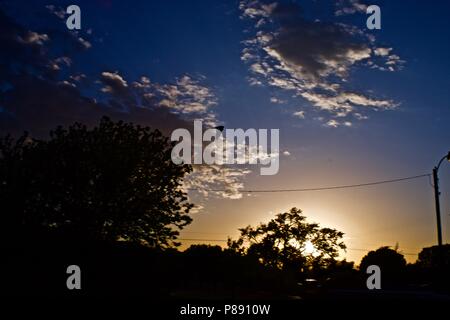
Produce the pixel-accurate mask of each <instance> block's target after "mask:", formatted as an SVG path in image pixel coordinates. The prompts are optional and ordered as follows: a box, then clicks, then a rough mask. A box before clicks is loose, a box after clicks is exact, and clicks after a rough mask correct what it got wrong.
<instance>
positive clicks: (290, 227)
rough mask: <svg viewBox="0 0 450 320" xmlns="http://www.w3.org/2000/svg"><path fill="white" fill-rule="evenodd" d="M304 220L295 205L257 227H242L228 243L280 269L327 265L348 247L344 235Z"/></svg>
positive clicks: (233, 247) (298, 269)
mask: <svg viewBox="0 0 450 320" xmlns="http://www.w3.org/2000/svg"><path fill="white" fill-rule="evenodd" d="M305 220H306V217H305V216H304V215H303V213H302V211H301V210H300V209H297V208H292V209H291V210H290V211H288V212H284V213H279V214H277V215H276V217H275V218H274V219H272V220H270V221H269V222H268V223H261V224H260V225H258V226H257V227H256V228H253V227H251V226H247V227H245V228H242V229H239V231H240V232H241V236H240V237H239V239H238V240H235V241H232V240H231V239H229V240H228V246H229V248H230V249H231V250H235V251H237V252H240V253H241V254H246V255H251V256H255V257H257V258H258V259H259V260H260V261H261V262H262V263H263V264H265V265H268V266H271V267H275V268H279V269H285V270H286V269H290V270H297V271H300V270H301V269H304V268H317V267H318V268H321V267H325V266H327V265H328V264H329V263H331V262H333V261H334V260H335V258H336V257H337V256H338V254H339V250H340V249H345V244H344V243H343V242H342V241H341V240H342V237H343V235H344V234H343V233H342V232H340V231H337V230H335V229H330V228H320V227H319V225H318V224H317V223H308V222H306V221H305ZM311 249H313V250H311Z"/></svg>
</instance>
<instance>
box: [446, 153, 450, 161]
mask: <svg viewBox="0 0 450 320" xmlns="http://www.w3.org/2000/svg"><path fill="white" fill-rule="evenodd" d="M447 161H449V162H450V151H449V152H448V154H447Z"/></svg>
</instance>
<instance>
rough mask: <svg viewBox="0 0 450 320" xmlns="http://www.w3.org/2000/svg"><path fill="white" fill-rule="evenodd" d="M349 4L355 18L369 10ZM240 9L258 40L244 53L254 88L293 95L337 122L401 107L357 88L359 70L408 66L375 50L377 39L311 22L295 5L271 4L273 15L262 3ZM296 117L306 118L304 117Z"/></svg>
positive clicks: (251, 0)
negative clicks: (265, 87) (352, 77)
mask: <svg viewBox="0 0 450 320" xmlns="http://www.w3.org/2000/svg"><path fill="white" fill-rule="evenodd" d="M345 4H346V5H350V6H351V8H353V9H352V10H354V11H355V12H356V11H358V10H363V9H364V5H362V4H360V3H359V2H358V1H347V2H346V3H345ZM240 8H241V10H242V17H243V18H246V19H249V20H251V21H252V22H253V23H254V24H253V25H254V29H253V30H254V36H253V38H251V39H249V40H246V41H244V42H243V44H244V49H243V53H242V60H243V61H245V62H246V63H248V64H249V69H250V72H251V73H252V76H251V77H249V81H250V84H252V85H269V86H272V87H276V88H279V89H282V90H289V91H293V92H294V97H301V98H303V99H305V100H306V101H308V102H310V103H311V104H312V105H313V106H314V107H315V109H316V110H317V111H326V112H328V113H329V114H330V116H331V117H341V118H345V117H351V118H352V119H353V120H355V119H356V120H359V119H361V118H362V117H366V116H362V113H363V112H365V111H367V110H369V109H378V110H383V109H392V108H395V107H396V106H397V105H398V104H397V103H395V102H394V101H392V100H390V99H380V98H376V97H372V96H369V95H367V94H365V93H363V92H358V91H356V90H354V89H352V88H351V83H350V81H349V77H350V73H351V71H352V70H353V69H355V68H357V67H370V68H377V69H379V70H383V71H395V70H398V69H400V67H401V65H402V63H404V61H402V60H401V59H400V57H399V56H398V55H394V54H391V51H392V50H393V49H392V48H390V47H379V46H378V47H377V46H375V38H374V37H373V35H371V34H366V33H365V31H363V30H360V29H358V28H356V27H354V26H350V25H346V24H342V23H326V22H321V21H313V22H311V21H308V20H306V19H304V18H303V17H302V15H301V14H300V12H301V10H300V8H299V7H298V6H297V5H295V4H291V5H288V6H287V5H283V4H279V3H278V4H271V5H270V9H268V8H267V5H264V4H263V3H261V1H258V0H243V1H241V3H240ZM260 19H264V24H263V25H261V24H260V23H259V21H260ZM256 24H258V25H256ZM273 102H275V99H274V100H273ZM360 108H364V109H360ZM356 114H359V116H356ZM294 116H297V117H299V118H303V116H304V114H303V113H294ZM336 122H337V121H336V120H334V121H331V126H333V127H334V126H337V125H339V123H338V124H337V123H336ZM348 122H349V123H351V121H350V119H348Z"/></svg>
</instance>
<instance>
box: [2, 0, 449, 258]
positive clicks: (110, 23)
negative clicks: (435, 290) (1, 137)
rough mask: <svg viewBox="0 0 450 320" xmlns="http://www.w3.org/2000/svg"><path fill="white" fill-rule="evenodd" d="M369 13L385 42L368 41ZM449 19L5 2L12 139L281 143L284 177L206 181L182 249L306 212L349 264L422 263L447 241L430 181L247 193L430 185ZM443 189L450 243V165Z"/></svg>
mask: <svg viewBox="0 0 450 320" xmlns="http://www.w3.org/2000/svg"><path fill="white" fill-rule="evenodd" d="M406 3H407V4H406ZM70 4H77V5H79V7H80V8H81V30H80V31H78V32H74V31H69V30H67V27H66V24H65V19H66V18H67V15H65V8H66V7H67V6H68V5H70ZM370 4H377V5H379V6H380V8H381V21H382V22H381V30H369V29H367V28H366V19H367V17H368V15H367V14H366V13H365V8H366V5H370ZM448 12H450V2H444V1H436V2H433V3H432V5H431V4H430V2H427V1H408V2H406V1H400V0H397V1H370V2H366V1H359V0H335V1H325V0H323V1H322V0H316V1H307V0H304V1H282V0H280V1H277V0H273V1H270V0H269V1H262V0H252V1H245V0H243V1H229V0H227V1H212V0H202V1H158V2H157V1H136V2H135V3H133V4H130V2H125V1H108V0H93V1H55V2H53V3H52V2H51V1H50V2H49V1H40V0H39V1H33V2H30V1H1V2H0V41H2V50H1V53H0V60H1V64H0V131H1V133H2V134H4V133H6V132H12V133H18V132H21V131H23V130H28V131H29V132H30V133H31V134H33V135H35V136H44V135H45V132H47V131H48V130H49V129H51V128H53V127H55V126H56V125H59V124H63V125H67V124H70V123H72V122H74V121H83V122H85V123H88V124H92V123H95V122H96V121H97V120H98V119H99V117H100V116H101V115H103V114H107V115H111V116H112V117H115V118H123V119H125V120H128V121H134V122H138V123H142V124H148V125H151V126H153V127H157V128H160V129H161V130H163V132H165V133H166V134H170V132H171V131H172V130H173V129H175V128H178V127H180V126H182V125H187V126H190V125H192V121H193V119H203V120H205V122H206V123H208V124H209V125H213V124H221V125H224V126H225V127H226V128H243V129H247V128H255V129H260V128H261V129H271V128H276V129H280V151H281V155H280V158H281V163H280V170H279V173H278V174H277V175H274V176H261V175H260V174H259V169H258V167H257V166H248V165H247V166H244V165H241V166H231V167H223V168H220V167H218V168H211V167H207V166H202V167H199V168H196V171H195V172H194V174H193V175H192V176H191V177H190V180H189V184H190V186H191V187H194V188H200V189H202V190H200V192H198V191H191V192H190V193H189V195H190V197H191V200H192V201H193V203H195V204H196V205H197V207H196V209H195V211H196V212H194V213H193V214H192V217H193V219H194V222H193V223H192V224H191V225H190V226H189V227H187V228H186V229H185V230H184V231H183V232H182V233H181V238H182V239H187V240H185V241H184V242H183V246H184V247H185V246H186V245H189V244H192V243H211V244H219V245H225V242H224V241H221V240H226V239H227V237H228V236H231V237H234V238H236V237H237V236H238V230H237V229H238V228H239V227H244V226H246V225H248V224H251V225H255V224H257V223H258V222H263V221H268V220H269V219H271V218H272V217H274V215H275V214H276V213H279V212H281V211H283V210H288V209H290V208H291V207H294V206H295V207H298V208H301V209H302V210H303V211H304V213H305V215H306V216H307V217H308V219H309V221H314V222H318V223H320V224H321V225H323V226H328V227H332V228H336V229H338V230H340V231H343V232H345V238H344V241H345V243H346V245H347V247H348V250H347V253H344V254H343V256H342V257H346V258H347V259H348V260H351V261H355V262H356V263H357V264H358V263H359V261H360V259H361V257H362V256H363V255H364V254H366V252H367V251H369V250H371V249H376V248H378V247H380V246H384V245H387V246H395V245H396V243H398V244H399V248H400V251H402V252H403V253H404V254H406V255H405V257H406V258H407V260H408V261H409V262H412V261H415V259H416V258H417V256H416V254H417V253H418V252H419V251H420V250H421V248H423V247H426V246H431V245H434V244H436V241H437V240H436V216H435V211H434V198H433V189H432V186H431V185H430V181H429V179H428V178H427V177H422V178H418V179H414V180H408V181H402V182H396V183H391V184H381V185H376V186H366V187H361V188H352V189H342V190H327V191H308V192H285V193H283V192H280V193H251V194H250V193H245V192H242V190H277V189H293V188H294V189H295V188H315V187H327V186H338V185H349V184H360V183H366V182H373V181H381V180H389V179H396V178H402V177H409V176H415V175H421V174H426V173H431V170H432V168H433V166H434V165H436V164H437V162H438V161H439V159H440V158H441V157H442V156H444V155H445V154H446V153H447V152H448V151H449V149H450V143H449V141H450V126H449V124H448V123H449V120H450V107H449V100H450V90H449V86H450V76H449V73H448V72H449V70H450V60H449V57H450V41H449V40H450V19H448ZM6 17H8V18H6ZM440 182H441V192H442V195H441V207H442V208H441V211H442V222H443V238H444V242H449V241H450V229H449V226H450V164H447V163H443V164H442V166H441V169H440ZM211 189H224V190H229V191H227V192H222V193H221V192H211V191H210V190H211ZM189 239H191V240H189ZM192 239H193V240H192ZM198 239H205V240H204V241H200V240H198Z"/></svg>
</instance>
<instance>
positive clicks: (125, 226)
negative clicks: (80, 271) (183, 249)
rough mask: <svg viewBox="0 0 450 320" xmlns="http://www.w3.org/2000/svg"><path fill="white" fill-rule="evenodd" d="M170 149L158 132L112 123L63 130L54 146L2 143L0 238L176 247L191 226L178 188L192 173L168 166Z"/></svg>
mask: <svg viewBox="0 0 450 320" xmlns="http://www.w3.org/2000/svg"><path fill="white" fill-rule="evenodd" d="M172 146H173V145H172V144H171V143H170V142H169V141H168V139H167V138H166V137H163V136H162V135H161V133H160V132H159V131H157V130H155V131H152V130H151V129H150V128H148V127H140V126H135V125H133V124H131V123H124V122H121V121H120V122H113V121H111V120H109V119H108V118H103V119H102V120H101V122H100V124H99V125H98V126H97V127H94V128H92V129H88V128H87V127H86V126H84V125H82V124H79V123H76V124H74V125H72V126H70V127H69V128H68V129H64V128H62V127H58V128H57V129H56V130H54V131H52V132H51V134H50V139H49V140H37V139H33V138H31V137H29V136H28V135H27V134H24V135H23V136H22V137H20V138H19V139H17V140H13V139H12V138H11V137H5V138H2V139H0V203H2V210H1V212H2V217H1V219H2V222H3V229H4V230H2V232H3V231H5V232H8V231H10V232H9V233H10V235H11V236H13V237H15V238H20V237H21V235H19V234H18V232H20V231H22V235H24V234H26V233H29V232H30V230H32V231H34V230H67V232H68V231H71V232H73V234H76V235H78V236H88V237H93V238H95V239H101V240H112V241H116V240H125V241H132V242H136V243H144V244H146V245H149V246H151V247H168V246H171V245H173V244H175V245H176V244H177V243H176V242H175V240H176V237H177V235H178V231H177V229H181V228H183V227H184V226H186V225H187V224H189V223H190V222H191V218H190V217H189V216H188V215H187V214H188V213H189V210H190V209H191V208H192V204H190V203H189V202H188V201H187V196H186V193H185V192H183V191H182V190H180V185H181V183H182V179H183V177H184V175H185V174H186V173H188V172H190V171H191V167H190V166H188V165H175V164H174V163H173V162H172V161H171V149H172ZM5 232H3V234H5ZM64 232H65V231H64ZM6 238H7V237H6Z"/></svg>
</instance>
